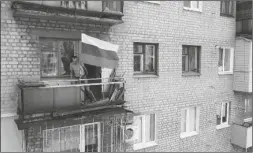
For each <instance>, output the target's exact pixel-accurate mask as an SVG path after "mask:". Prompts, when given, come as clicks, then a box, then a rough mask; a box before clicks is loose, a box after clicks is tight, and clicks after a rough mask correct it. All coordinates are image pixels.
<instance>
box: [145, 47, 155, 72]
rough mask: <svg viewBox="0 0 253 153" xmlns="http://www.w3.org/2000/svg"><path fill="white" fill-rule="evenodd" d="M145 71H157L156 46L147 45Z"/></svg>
mask: <svg viewBox="0 0 253 153" xmlns="http://www.w3.org/2000/svg"><path fill="white" fill-rule="evenodd" d="M145 71H146V72H154V71H155V46H152V45H147V46H146V51H145Z"/></svg>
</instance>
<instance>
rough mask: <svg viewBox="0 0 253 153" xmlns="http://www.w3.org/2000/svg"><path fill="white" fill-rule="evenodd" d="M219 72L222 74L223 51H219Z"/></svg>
mask: <svg viewBox="0 0 253 153" xmlns="http://www.w3.org/2000/svg"><path fill="white" fill-rule="evenodd" d="M218 65H219V72H223V49H222V48H220V49H219V63H218Z"/></svg>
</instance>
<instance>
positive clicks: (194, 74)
mask: <svg viewBox="0 0 253 153" xmlns="http://www.w3.org/2000/svg"><path fill="white" fill-rule="evenodd" d="M200 75H201V74H200V73H198V72H183V73H182V76H200Z"/></svg>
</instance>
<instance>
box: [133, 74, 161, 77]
mask: <svg viewBox="0 0 253 153" xmlns="http://www.w3.org/2000/svg"><path fill="white" fill-rule="evenodd" d="M158 77H159V76H158V75H155V74H134V78H158Z"/></svg>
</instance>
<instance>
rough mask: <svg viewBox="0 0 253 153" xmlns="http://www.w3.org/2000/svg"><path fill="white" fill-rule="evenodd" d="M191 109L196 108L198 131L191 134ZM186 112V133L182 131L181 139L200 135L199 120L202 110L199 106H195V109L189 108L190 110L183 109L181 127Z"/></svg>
mask: <svg viewBox="0 0 253 153" xmlns="http://www.w3.org/2000/svg"><path fill="white" fill-rule="evenodd" d="M191 108H196V131H191V132H189V131H188V130H189V124H190V119H189V117H190V109H191ZM185 110H186V114H187V116H186V132H181V130H180V138H186V137H190V136H194V135H197V134H198V133H199V118H200V108H199V107H198V106H194V107H189V108H183V109H181V114H180V117H181V118H180V122H181V126H183V122H182V112H183V111H185Z"/></svg>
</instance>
